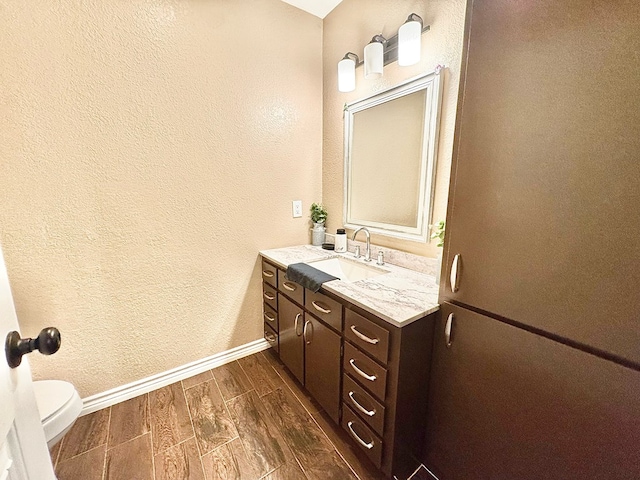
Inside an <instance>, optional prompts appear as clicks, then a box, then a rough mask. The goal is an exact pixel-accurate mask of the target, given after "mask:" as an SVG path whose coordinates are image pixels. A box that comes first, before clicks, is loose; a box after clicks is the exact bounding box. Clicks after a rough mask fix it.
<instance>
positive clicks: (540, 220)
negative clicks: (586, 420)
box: [441, 0, 640, 365]
mask: <svg viewBox="0 0 640 480" xmlns="http://www.w3.org/2000/svg"><path fill="white" fill-rule="evenodd" d="M472 4H473V7H472V11H471V17H470V18H471V21H470V34H469V33H468V35H469V42H468V64H467V65H466V67H465V66H464V65H463V71H465V70H466V79H465V81H464V82H463V85H464V95H463V96H461V97H460V98H461V101H462V105H461V106H460V108H459V115H458V125H457V129H456V147H455V152H454V167H453V172H455V174H454V177H453V178H452V182H451V184H452V187H451V192H450V193H451V195H450V202H449V213H448V222H447V236H446V238H447V247H446V248H447V254H446V258H447V268H446V269H445V272H447V277H446V278H447V284H446V286H445V285H443V288H442V291H441V294H442V295H444V298H446V299H453V300H455V301H456V302H459V303H461V304H466V305H472V306H475V307H477V308H480V309H482V310H484V311H487V312H491V313H494V314H497V315H500V316H503V317H506V318H510V319H513V320H515V321H517V322H520V323H522V324H526V325H530V326H533V327H535V328H538V329H541V330H544V331H547V332H550V333H553V334H556V335H559V336H562V337H565V338H570V339H574V340H576V341H577V342H580V343H582V344H585V345H590V346H593V347H595V348H597V349H600V350H602V351H604V352H607V353H609V354H613V355H616V356H619V357H622V358H623V359H626V360H628V361H631V362H635V364H636V365H640V328H639V325H640V234H639V232H640V162H639V160H638V152H640V134H638V132H639V131H640V66H639V63H638V52H639V51H640V34H639V33H638V31H639V30H638V28H639V25H640V2H637V1H614V2H612V1H609V0H595V1H591V2H584V1H581V0H537V1H535V2H514V1H513V0H474V1H473V2H472ZM456 254H460V255H461V258H462V262H461V265H462V268H461V272H460V278H459V286H460V290H459V291H458V292H457V293H455V294H454V293H452V292H451V290H450V288H449V282H448V273H449V271H450V269H451V263H452V260H453V258H454V255H456Z"/></svg>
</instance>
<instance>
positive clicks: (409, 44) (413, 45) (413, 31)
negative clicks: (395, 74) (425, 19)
mask: <svg viewBox="0 0 640 480" xmlns="http://www.w3.org/2000/svg"><path fill="white" fill-rule="evenodd" d="M421 37H422V24H421V23H420V22H418V21H415V20H414V21H410V22H406V23H405V24H404V25H402V26H401V27H400V28H399V29H398V65H400V66H402V67H406V66H408V65H415V64H416V63H418V62H419V61H420V42H421Z"/></svg>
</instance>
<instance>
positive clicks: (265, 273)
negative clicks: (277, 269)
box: [262, 270, 273, 278]
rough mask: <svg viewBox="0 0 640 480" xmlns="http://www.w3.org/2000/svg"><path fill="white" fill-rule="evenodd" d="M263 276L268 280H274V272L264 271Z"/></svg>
mask: <svg viewBox="0 0 640 480" xmlns="http://www.w3.org/2000/svg"><path fill="white" fill-rule="evenodd" d="M262 275H264V276H265V277H268V278H273V272H272V271H270V270H262Z"/></svg>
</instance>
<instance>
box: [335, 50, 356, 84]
mask: <svg viewBox="0 0 640 480" xmlns="http://www.w3.org/2000/svg"><path fill="white" fill-rule="evenodd" d="M355 89H356V62H355V61H354V60H352V59H351V58H343V59H342V60H340V61H339V62H338V90H339V91H340V92H352V91H354V90H355Z"/></svg>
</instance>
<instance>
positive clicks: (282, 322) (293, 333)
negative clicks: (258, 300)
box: [278, 294, 304, 383]
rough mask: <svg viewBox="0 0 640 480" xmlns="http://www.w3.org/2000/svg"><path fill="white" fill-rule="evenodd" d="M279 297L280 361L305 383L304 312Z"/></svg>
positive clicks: (279, 295)
mask: <svg viewBox="0 0 640 480" xmlns="http://www.w3.org/2000/svg"><path fill="white" fill-rule="evenodd" d="M278 297H279V298H278V321H279V328H280V331H279V334H280V360H282V362H283V363H284V364H285V365H286V366H287V368H289V370H290V371H291V373H293V374H294V375H295V377H296V378H297V379H298V380H299V381H300V383H304V342H303V340H302V329H303V328H304V311H303V310H302V308H300V307H298V306H297V305H296V304H294V303H293V302H292V301H291V300H289V299H288V298H287V297H285V296H283V295H282V294H278Z"/></svg>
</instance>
